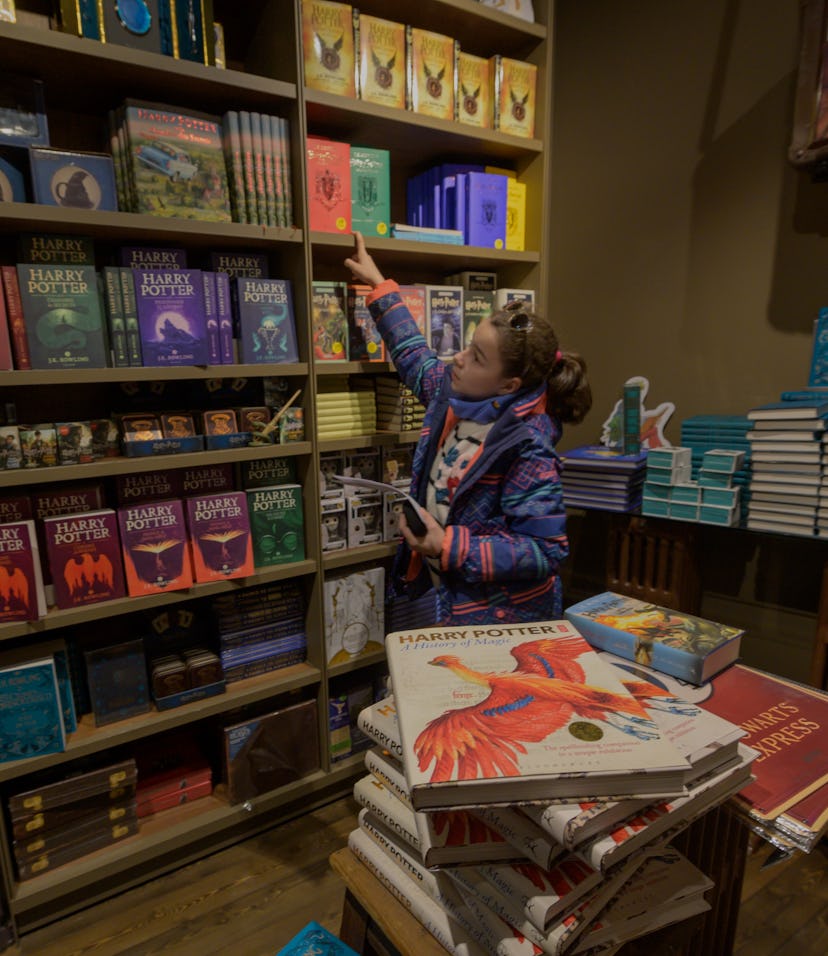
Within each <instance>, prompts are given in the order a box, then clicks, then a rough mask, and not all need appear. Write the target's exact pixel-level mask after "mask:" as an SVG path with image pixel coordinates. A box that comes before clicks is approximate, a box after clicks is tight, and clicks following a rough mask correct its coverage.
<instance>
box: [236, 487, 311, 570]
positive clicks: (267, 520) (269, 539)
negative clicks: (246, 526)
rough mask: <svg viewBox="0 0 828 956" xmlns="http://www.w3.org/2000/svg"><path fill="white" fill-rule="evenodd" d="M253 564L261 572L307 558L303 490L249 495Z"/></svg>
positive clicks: (256, 491) (254, 491) (273, 490)
mask: <svg viewBox="0 0 828 956" xmlns="http://www.w3.org/2000/svg"><path fill="white" fill-rule="evenodd" d="M247 507H248V510H249V514H250V534H251V536H252V538H253V563H254V564H255V566H256V567H257V568H262V567H268V566H269V565H272V564H287V563H289V562H291V561H301V560H303V559H304V557H305V527H304V517H303V510H302V486H301V485H297V484H288V485H275V486H271V487H264V488H255V489H252V490H250V491H248V492H247Z"/></svg>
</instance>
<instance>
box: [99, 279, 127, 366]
mask: <svg viewBox="0 0 828 956" xmlns="http://www.w3.org/2000/svg"><path fill="white" fill-rule="evenodd" d="M103 279H104V292H105V301H106V318H107V323H108V326H109V345H110V348H111V350H112V364H113V365H114V366H115V367H116V368H124V367H125V366H128V365H129V364H130V363H129V353H128V351H127V341H126V322H125V321H124V302H123V295H122V292H121V275H120V272H119V270H118V266H104V267H103Z"/></svg>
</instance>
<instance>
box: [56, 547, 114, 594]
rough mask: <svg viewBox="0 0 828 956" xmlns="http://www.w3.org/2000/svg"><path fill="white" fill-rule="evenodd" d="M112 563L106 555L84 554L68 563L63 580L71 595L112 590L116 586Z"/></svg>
mask: <svg viewBox="0 0 828 956" xmlns="http://www.w3.org/2000/svg"><path fill="white" fill-rule="evenodd" d="M114 577H115V576H114V572H113V569H112V562H111V561H110V560H109V558H108V557H107V556H106V555H105V554H99V555H97V556H96V557H93V556H92V555H91V554H83V555H79V556H78V557H75V558H73V559H72V560H71V561H67V562H66V565H65V567H64V569H63V580H64V581H65V582H66V586H67V587H68V588H69V593H70V594H72V595H75V594H91V593H93V592H94V591H99V590H101V589H102V588H106V589H110V588H112V586H113V584H114Z"/></svg>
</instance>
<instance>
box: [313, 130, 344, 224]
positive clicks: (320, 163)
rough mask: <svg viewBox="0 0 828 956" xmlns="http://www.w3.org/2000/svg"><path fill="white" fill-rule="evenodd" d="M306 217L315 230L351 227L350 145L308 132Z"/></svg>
mask: <svg viewBox="0 0 828 956" xmlns="http://www.w3.org/2000/svg"><path fill="white" fill-rule="evenodd" d="M307 155H308V206H309V210H308V217H309V225H310V228H311V229H312V230H315V231H317V232H340V233H349V232H350V231H351V147H350V146H349V145H348V143H340V142H337V141H336V140H332V139H319V138H317V137H316V136H308V144H307Z"/></svg>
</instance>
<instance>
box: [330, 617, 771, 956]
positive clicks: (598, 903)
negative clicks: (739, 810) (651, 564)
mask: <svg viewBox="0 0 828 956" xmlns="http://www.w3.org/2000/svg"><path fill="white" fill-rule="evenodd" d="M386 653H387V656H388V661H389V667H390V670H391V681H392V685H393V690H394V696H393V698H389V699H386V700H384V701H380V702H378V703H376V704H374V705H372V706H371V707H368V708H366V709H365V710H364V711H363V712H362V713H361V714H360V717H359V726H360V727H361V729H362V730H363V731H364V732H365V733H366V734H367V735H368V736H369V737H371V739H372V740H373V741H374V742H375V744H376V746H375V747H374V748H373V749H372V750H370V751H369V752H368V753H367V754H366V760H365V763H366V768H367V770H368V771H369V772H368V774H367V775H366V776H365V777H363V778H362V779H361V780H360V781H358V782H357V784H356V785H355V788H354V795H355V797H356V799H357V801H358V802H359V803H360V804H361V806H362V809H361V810H360V813H359V825H358V827H357V829H355V830H354V831H353V832H352V833H351V834H350V837H349V845H350V847H351V850H352V851H353V852H354V854H355V855H356V856H357V857H359V858H360V859H361V860H362V861H363V862H364V863H365V864H366V866H368V868H369V869H371V870H372V872H374V873H375V875H376V876H377V877H378V878H379V879H380V881H381V882H382V883H383V884H384V885H385V886H387V887H388V888H389V890H390V891H391V892H392V893H394V894H395V895H396V896H397V897H398V898H400V899H402V900H403V901H404V902H405V903H406V905H407V907H408V908H409V909H410V910H411V912H412V913H413V914H414V915H415V916H416V917H417V918H418V919H419V920H420V921H421V922H422V923H423V925H424V926H425V927H426V928H427V929H428V930H429V932H431V933H432V934H433V935H434V936H435V937H436V938H437V939H438V940H439V941H440V942H441V943H442V944H443V945H444V946H446V948H447V949H448V950H449V951H450V952H461V951H462V952H469V953H478V952H490V953H495V952H497V953H522V952H527V953H528V952H530V951H531V952H540V951H541V950H542V951H543V952H546V953H550V954H562V953H564V952H572V953H585V952H596V951H599V950H598V947H606V951H613V952H614V951H615V950H614V948H615V947H617V946H619V945H620V944H622V943H623V942H625V941H626V940H628V939H631V938H635V937H636V936H638V935H642V934H644V933H648V932H651V931H653V930H655V929H657V928H660V927H661V926H664V925H666V924H668V923H672V922H676V921H678V920H682V919H685V918H688V917H690V916H692V915H694V914H698V913H701V912H704V911H705V910H706V909H708V908H709V906H708V903H707V902H706V901H705V899H704V894H705V892H706V891H708V890H709V889H710V888H711V885H712V884H711V881H710V880H709V879H708V878H707V877H706V876H705V875H704V874H703V873H701V872H700V871H699V870H698V869H697V868H696V867H695V866H693V865H692V864H691V863H690V862H689V861H688V860H687V859H686V858H685V857H683V856H682V855H681V854H680V853H679V852H678V851H676V850H675V849H674V848H673V847H672V846H670V841H671V840H672V839H673V838H674V837H675V836H676V835H677V834H678V833H679V832H681V831H682V830H683V829H684V828H686V827H687V826H688V825H689V823H690V822H692V821H693V820H695V819H697V818H698V817H700V816H701V815H702V814H704V813H706V812H707V811H708V810H710V809H712V808H713V807H716V806H718V805H719V804H721V803H722V802H724V801H725V800H726V799H728V798H729V797H730V796H731V795H732V794H733V793H735V792H737V791H738V790H740V789H741V788H742V787H743V786H745V785H746V784H747V783H748V782H749V781H750V779H751V763H752V761H753V760H754V758H755V757H756V754H755V752H754V751H753V750H751V749H750V748H748V747H745V746H744V745H743V744H742V743H741V739H742V737H743V736H744V731H743V730H742V729H741V728H740V727H738V726H737V725H736V724H734V723H731V722H730V721H728V720H726V719H723V718H721V717H718V716H715V715H713V714H711V713H709V712H707V711H705V710H703V709H702V708H700V707H699V706H697V705H695V704H692V703H690V702H688V701H686V700H684V699H682V698H681V697H679V696H675V695H674V694H672V693H669V692H665V691H664V689H663V687H662V686H660V685H659V683H658V681H657V680H656V681H653V682H652V683H651V682H649V681H647V680H646V679H644V678H643V677H642V675H641V674H640V673H639V672H637V671H636V672H632V673H631V672H630V671H628V670H625V669H624V662H623V661H620V662H619V663H618V664H614V663H610V662H608V661H606V660H602V659H601V656H599V654H598V653H597V652H596V651H594V650H593V649H592V648H591V647H590V646H589V644H587V642H586V641H585V640H584V639H583V637H582V636H581V635H580V634H579V633H578V631H577V630H576V628H575V627H574V626H572V625H571V624H570V623H568V622H565V621H554V622H541V623H537V624H533V625H531V626H529V627H527V626H519V625H513V626H509V625H506V626H504V627H500V628H497V629H494V628H475V629H473V630H472V629H469V630H463V629H456V630H448V631H447V630H439V629H425V630H419V631H406V632H396V633H392V634H389V636H388V638H387V639H386ZM551 673H554V674H555V675H556V676H555V677H554V678H551V677H549V676H548V675H549V674H551ZM599 687H600V688H601V703H600V704H598V703H597V698H595V697H594V695H595V693H596V689H597V688H599ZM631 767H635V768H638V769H637V770H630V769H629V768H631ZM461 864H462V865H461ZM643 914H646V915H643ZM527 945H528V946H529V948H526V949H524V948H521V947H522V946H527ZM464 946H465V947H466V949H461V947H464ZM600 951H605V950H604V949H601V950H600Z"/></svg>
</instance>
